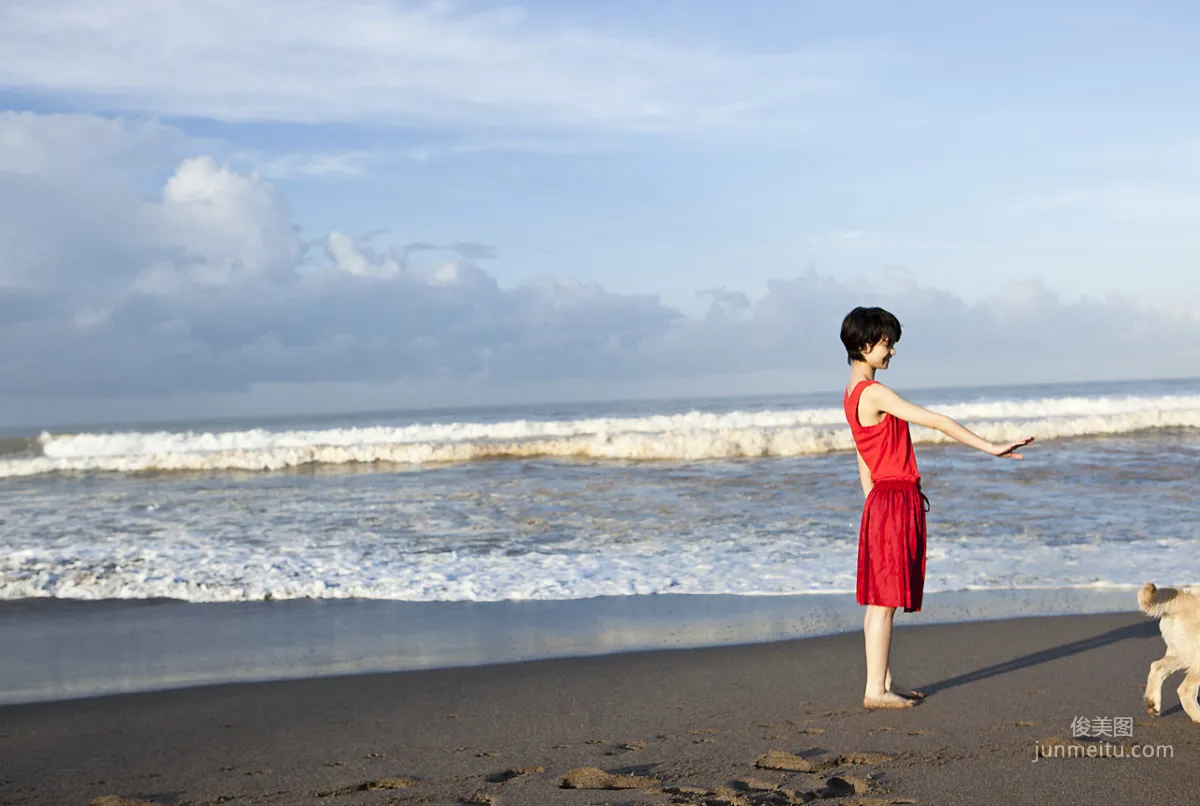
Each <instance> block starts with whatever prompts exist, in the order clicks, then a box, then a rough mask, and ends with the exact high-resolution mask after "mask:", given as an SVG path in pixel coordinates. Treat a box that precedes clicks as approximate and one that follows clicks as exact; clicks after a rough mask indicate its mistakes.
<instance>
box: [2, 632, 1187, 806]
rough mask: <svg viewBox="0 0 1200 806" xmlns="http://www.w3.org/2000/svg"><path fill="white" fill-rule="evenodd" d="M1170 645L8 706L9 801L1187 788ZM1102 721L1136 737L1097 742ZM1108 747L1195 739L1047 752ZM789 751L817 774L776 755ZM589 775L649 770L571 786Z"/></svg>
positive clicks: (952, 643)
mask: <svg viewBox="0 0 1200 806" xmlns="http://www.w3.org/2000/svg"><path fill="white" fill-rule="evenodd" d="M1162 652H1163V642H1162V639H1161V637H1160V636H1159V635H1158V625H1157V624H1156V623H1155V622H1154V621H1152V620H1150V619H1148V618H1146V617H1144V616H1142V615H1141V614H1130V613H1115V614H1101V615H1079V616H1062V617H1040V618H1018V619H1002V620H994V621H977V622H959V623H951V624H938V625H932V624H925V625H915V626H910V627H906V628H904V629H903V630H902V631H899V632H898V634H897V639H896V643H895V645H894V648H893V662H894V668H895V669H896V670H897V672H898V675H902V676H899V677H898V682H902V683H905V684H907V685H912V686H916V687H920V688H922V689H923V690H925V691H926V693H927V694H928V695H929V697H928V699H927V700H926V701H925V702H923V703H922V704H921V705H920V706H918V707H917V708H913V709H906V710H904V711H889V712H878V711H876V712H870V711H866V710H864V709H862V708H861V707H860V705H859V703H860V702H861V696H862V674H863V673H862V668H861V666H862V656H861V655H862V649H861V638H860V636H858V635H854V634H850V633H843V634H838V635H829V636H824V637H815V638H805V639H800V640H794V641H780V642H775V643H765V644H752V645H741V646H719V647H710V648H705V649H687V650H659V651H646V652H629V653H622V654H611V655H603V656H595V657H585V658H572V659H560V660H542V661H533V662H525V663H509V664H496V665H490V666H476V667H463V668H456V669H438V670H423V671H410V672H400V673H391V674H364V675H356V676H348V677H328V678H320V679H304V680H293V681H282V682H271V683H236V684H228V685H217V686H205V687H197V688H189V689H183V690H176V691H159V692H153V693H143V694H132V695H119V696H110V697H101V698H95V699H83V700H73V701H63V702H49V703H40V704H30V705H15V706H5V707H0V758H3V759H4V769H3V774H2V775H0V803H23V804H33V805H34V806H36V804H65V803H79V804H86V803H89V802H91V800H92V799H94V798H99V797H101V796H105V795H110V796H116V797H120V798H127V799H130V800H127V801H125V802H124V803H125V804H130V805H131V804H134V803H138V802H139V801H141V802H145V803H173V804H179V806H182V805H183V804H190V805H192V806H200V805H201V804H215V803H219V802H237V803H248V804H250V803H252V804H308V803H313V804H317V803H337V804H382V803H400V802H422V803H439V804H441V803H445V804H456V803H493V804H522V803H536V804H546V806H556V805H557V804H571V806H583V805H584V804H593V803H598V802H608V803H623V804H645V805H646V806H649V805H650V804H654V805H655V806H658V804H662V806H666V804H671V803H709V804H712V803H725V804H736V805H737V806H743V805H744V804H749V805H750V806H759V804H781V803H783V804H786V803H799V802H804V801H805V800H807V799H810V798H817V802H822V801H824V802H836V803H849V802H856V799H858V801H857V802H867V803H874V804H890V803H905V802H908V803H911V802H914V801H915V802H917V803H922V804H939V806H941V805H942V804H974V803H980V804H990V803H995V802H1005V803H1017V802H1038V803H1044V802H1049V803H1056V804H1057V803H1064V804H1074V803H1079V804H1084V803H1093V802H1121V801H1130V802H1135V803H1142V802H1178V801H1179V799H1180V798H1183V799H1186V792H1187V791H1189V789H1190V786H1191V783H1190V782H1193V781H1194V780H1196V778H1195V776H1196V775H1197V773H1200V726H1197V725H1194V724H1193V723H1192V722H1191V721H1190V720H1189V719H1187V717H1186V715H1185V714H1183V713H1182V711H1181V709H1180V707H1179V704H1178V698H1177V697H1176V695H1175V692H1174V686H1175V685H1177V678H1176V679H1175V681H1172V682H1168V684H1167V686H1166V688H1165V690H1164V714H1163V716H1162V717H1159V718H1157V719H1151V718H1150V717H1148V716H1147V715H1146V714H1145V712H1144V711H1143V710H1142V706H1141V692H1140V689H1141V687H1142V686H1143V685H1144V682H1145V677H1146V673H1147V669H1148V665H1149V663H1150V661H1152V660H1154V659H1156V658H1158V657H1160V656H1161V655H1162ZM1081 716H1082V717H1087V718H1096V717H1105V718H1110V719H1111V718H1127V719H1128V720H1129V723H1130V725H1131V730H1132V736H1131V737H1128V738H1105V736H1103V735H1101V734H1097V735H1096V736H1095V737H1093V738H1087V737H1074V736H1073V734H1072V725H1073V724H1075V722H1076V721H1077V720H1078V718H1079V717H1081ZM1096 724H1099V722H1098V721H1097V723H1096ZM1101 744H1108V745H1111V746H1114V747H1116V746H1120V747H1124V748H1128V747H1132V746H1134V745H1135V744H1136V745H1137V746H1139V747H1141V746H1147V747H1161V748H1167V747H1169V748H1170V751H1171V753H1170V756H1169V757H1167V756H1166V755H1165V753H1164V754H1162V755H1158V756H1155V757H1147V758H1132V757H1129V756H1128V755H1126V756H1123V757H1114V756H1111V755H1109V756H1104V757H1099V756H1097V757H1092V758H1086V757H1083V758H1079V757H1063V758H1042V759H1039V760H1037V761H1034V748H1035V745H1036V746H1043V747H1055V746H1081V747H1083V746H1093V747H1098V746H1100V745H1101ZM772 750H774V751H779V752H780V753H786V754H789V755H790V757H791V760H789V759H788V758H786V757H784V761H785V762H786V763H785V764H784V766H791V767H792V768H793V769H791V770H781V769H777V768H771V765H770V763H768V764H767V768H762V767H761V766H759V767H756V766H755V765H756V762H759V761H760V760H761V759H763V758H764V756H765V755H766V754H767V753H768V752H769V751H772ZM775 766H776V767H777V766H779V765H775ZM589 767H591V768H598V769H599V770H601V771H602V772H603V773H605V774H609V775H616V776H620V779H611V778H608V779H600V780H599V782H598V783H599V784H601V785H610V784H613V783H614V782H615V783H618V784H621V785H625V782H626V781H627V779H629V777H630V776H631V775H632V776H634V778H635V779H640V780H629V781H628V785H631V786H634V787H635V788H634V789H631V790H625V791H621V792H611V791H595V790H592V789H582V790H580V789H564V788H562V786H561V784H562V782H563V780H564V777H565V776H567V774H568V773H569V772H570V771H572V770H578V769H580V768H589ZM584 783H585V784H586V783H587V782H586V781H585V782H584ZM592 783H593V784H596V783H597V781H593V782H592ZM846 787H849V790H847V789H846ZM850 792H853V793H854V796H853V797H843V796H848V795H849V794H850ZM788 793H799V794H788ZM804 793H807V794H804ZM839 793H840V794H839ZM859 796H862V798H874V800H869V799H867V800H862V799H861V798H859ZM117 802H119V801H115V800H114V801H110V803H117Z"/></svg>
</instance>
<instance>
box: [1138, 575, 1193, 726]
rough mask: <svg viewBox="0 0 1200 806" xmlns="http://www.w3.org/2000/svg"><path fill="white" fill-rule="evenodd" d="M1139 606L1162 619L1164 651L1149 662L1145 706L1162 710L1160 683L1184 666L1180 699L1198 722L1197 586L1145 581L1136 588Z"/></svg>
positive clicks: (1188, 713)
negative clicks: (1167, 584)
mask: <svg viewBox="0 0 1200 806" xmlns="http://www.w3.org/2000/svg"><path fill="white" fill-rule="evenodd" d="M1138 607H1140V608H1141V609H1142V612H1143V613H1145V614H1146V615H1148V616H1154V617H1155V618H1158V619H1161V621H1160V622H1159V624H1158V629H1159V631H1161V632H1162V637H1163V640H1164V641H1166V642H1167V654H1165V655H1163V656H1162V659H1161V660H1156V661H1154V663H1151V664H1150V676H1149V677H1148V678H1147V679H1146V700H1145V702H1146V710H1147V711H1149V712H1150V715H1151V716H1158V715H1159V713H1160V712H1161V711H1162V685H1163V682H1164V681H1165V680H1166V679H1167V678H1168V677H1170V676H1171V674H1172V673H1173V672H1177V671H1179V670H1180V669H1187V676H1186V677H1184V678H1183V682H1182V683H1180V684H1179V702H1180V704H1181V705H1183V710H1184V711H1186V712H1187V715H1188V716H1190V717H1191V718H1192V721H1193V722H1197V723H1200V705H1197V703H1196V695H1197V693H1198V692H1200V588H1194V587H1190V588H1156V587H1155V586H1154V585H1152V584H1151V583H1149V582H1147V583H1146V584H1145V585H1143V586H1142V588H1141V590H1139V591H1138Z"/></svg>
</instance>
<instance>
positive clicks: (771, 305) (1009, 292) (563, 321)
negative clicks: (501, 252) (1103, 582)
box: [0, 122, 1200, 400]
mask: <svg viewBox="0 0 1200 806" xmlns="http://www.w3.org/2000/svg"><path fill="white" fill-rule="evenodd" d="M92 126H93V123H91V122H89V123H87V124H86V125H83V126H81V127H79V129H78V131H77V134H78V135H79V136H86V135H87V133H88V132H89V131H91V130H92V129H91V128H90V127H92ZM116 130H117V131H124V132H125V135H124V136H125V137H126V138H128V139H129V140H131V141H133V142H140V140H139V138H141V137H142V133H141V130H140V129H138V128H137V127H133V128H126V129H121V128H119V127H118V128H117V129H116ZM62 147H63V148H64V149H66V150H68V151H69V150H70V149H71V147H72V144H71V143H70V142H67V143H65V144H64V145H63V146H62ZM126 153H127V149H126V147H125V145H124V140H122V138H121V137H116V138H115V139H114V145H113V147H111V148H107V149H105V150H103V154H104V155H106V156H103V158H102V159H98V161H97V162H95V163H94V164H89V165H86V166H85V165H82V164H76V165H75V166H74V168H73V169H72V171H64V170H58V169H57V168H56V169H55V170H54V171H48V172H41V173H38V174H29V173H27V172H18V171H11V170H4V171H0V207H3V209H5V210H8V211H10V212H11V214H10V215H8V216H5V217H4V218H2V219H0V243H3V244H4V245H5V247H6V253H7V254H6V260H5V261H4V263H3V274H2V275H0V394H5V395H10V396H12V395H21V396H33V395H40V396H43V397H53V396H56V395H57V396H62V397H76V398H78V399H80V400H87V399H89V398H94V397H99V396H122V397H138V396H155V395H169V394H181V395H186V394H190V393H195V392H210V391H211V392H220V391H231V390H240V389H245V388H247V387H249V386H251V385H253V384H263V383H267V384H289V383H290V384H306V383H309V384H338V383H360V382H361V383H387V382H391V381H395V380H397V379H418V380H420V379H442V380H459V381H462V380H473V381H475V382H478V383H481V384H484V385H486V384H507V385H510V386H511V385H514V384H537V383H545V382H556V383H567V382H574V383H578V384H585V385H590V387H592V388H600V389H602V388H604V387H605V386H606V385H607V384H624V386H623V388H628V385H629V384H631V383H639V382H640V383H646V384H659V385H661V384H663V383H664V382H666V381H669V380H670V379H688V378H697V377H704V378H719V377H721V376H725V377H729V376H732V375H735V374H745V373H755V372H758V373H770V372H781V371H788V372H807V373H829V374H834V373H840V372H841V371H842V369H841V368H842V366H843V364H842V357H841V355H840V345H839V343H838V341H837V331H838V326H839V323H840V320H841V317H842V315H843V314H844V313H845V312H846V311H847V310H849V309H850V308H851V307H854V306H855V305H859V304H881V305H884V306H886V307H889V308H892V309H894V310H895V312H896V313H897V314H898V315H899V316H900V317H901V320H902V321H903V322H904V325H905V337H904V340H903V343H902V345H901V353H900V355H901V359H900V361H899V362H897V369H898V370H899V369H901V368H903V370H902V372H903V374H902V375H901V377H902V378H906V379H908V383H910V384H913V383H924V384H929V383H942V384H946V383H979V382H986V381H988V380H991V381H996V382H1006V381H1030V380H1054V379H1059V380H1065V379H1069V378H1103V377H1121V376H1143V377H1144V376H1146V375H1148V374H1155V373H1159V374H1174V375H1179V374H1187V373H1188V372H1192V373H1195V372H1200V316H1197V312H1196V310H1195V309H1194V307H1193V308H1180V309H1176V310H1171V311H1161V310H1153V309H1146V308H1135V307H1132V306H1130V305H1129V304H1128V303H1126V302H1124V301H1123V300H1121V299H1120V298H1118V297H1113V298H1108V299H1104V300H1091V299H1080V300H1065V299H1062V298H1060V297H1058V296H1056V295H1055V294H1053V293H1051V292H1050V291H1049V290H1048V289H1047V288H1046V287H1045V286H1044V285H1042V284H1041V283H1040V282H1037V281H1026V282H1023V283H1017V284H1014V285H1012V286H1010V287H1009V288H1008V289H1006V291H1005V292H1004V293H1003V294H1001V295H999V296H997V297H995V298H993V299H987V300H983V301H981V302H978V303H974V304H972V303H968V302H965V301H964V300H962V299H960V298H958V297H956V296H954V295H952V294H949V293H946V292H942V291H938V290H936V289H931V288H925V287H922V286H921V285H920V284H919V283H918V281H917V280H916V278H915V276H914V274H912V273H911V272H906V271H903V270H899V269H893V270H888V271H884V272H881V273H879V274H875V275H871V276H867V277H862V278H852V279H850V280H845V281H843V280H838V279H835V278H832V277H828V276H822V275H819V274H816V273H815V272H811V271H810V272H808V273H806V274H804V275H802V276H799V277H792V278H789V279H778V280H774V281H772V282H771V283H770V284H769V285H768V288H767V291H766V293H765V294H762V295H760V296H758V297H757V298H752V297H750V296H749V295H747V294H745V293H744V292H741V291H738V290H730V289H711V290H708V291H705V292H703V293H704V294H705V295H706V296H707V297H709V298H710V299H711V306H710V309H709V311H708V312H707V315H705V316H702V317H699V318H694V319H692V318H688V317H685V316H683V315H682V314H681V313H680V312H679V311H677V310H675V309H673V308H671V307H669V306H666V305H664V304H663V303H662V302H661V301H660V300H659V299H658V298H656V297H653V296H646V295H629V294H620V293H613V292H610V291H607V290H605V289H604V288H602V287H601V286H599V285H598V284H596V283H589V282H582V281H579V280H576V279H571V278H544V279H542V280H539V281H537V282H534V283H530V284H525V285H520V286H516V287H502V286H500V285H499V284H498V283H497V282H496V281H495V279H494V278H493V277H492V276H491V275H489V274H488V273H487V272H486V271H485V270H484V269H483V268H481V267H480V266H479V265H477V263H476V262H474V261H475V260H478V259H482V258H486V257H488V256H490V255H491V254H492V250H491V248H490V247H487V246H485V245H480V244H473V243H470V242H464V243H460V244H452V245H449V246H431V245H427V244H409V245H407V246H405V247H400V248H398V249H395V250H392V251H388V252H386V253H380V252H379V251H378V250H377V249H375V248H373V247H372V246H370V245H369V244H368V243H366V242H365V241H366V239H365V238H354V237H352V236H350V235H347V234H346V233H344V232H332V233H329V234H328V235H327V236H326V237H324V238H323V239H322V240H321V241H320V245H321V246H323V249H310V250H307V251H306V247H305V245H304V244H303V243H302V242H301V240H300V238H299V236H298V234H297V231H296V227H295V224H294V221H293V219H292V217H291V215H290V213H289V211H288V208H287V205H286V204H285V202H284V200H283V199H282V198H281V197H280V195H279V193H278V192H277V190H276V189H275V187H274V186H273V185H272V183H271V182H270V181H268V180H267V179H265V178H263V177H261V176H259V175H256V174H253V173H244V172H241V171H238V170H235V169H233V168H230V167H229V166H227V165H224V164H222V163H221V162H219V161H218V160H216V159H213V158H212V157H211V156H194V157H188V158H186V159H183V160H181V161H180V162H179V163H178V165H177V166H176V168H175V170H174V172H173V173H171V174H170V175H169V176H168V177H166V178H165V179H164V180H163V182H162V185H161V187H160V189H159V191H158V192H157V193H147V192H145V191H144V189H143V188H141V187H139V186H138V185H137V183H133V182H121V181H118V180H119V178H120V177H121V176H122V175H123V171H124V170H126V169H125V167H124V164H123V162H122V160H124V159H125V157H124V156H122V155H124V154H126ZM146 159H148V160H150V161H151V162H153V161H154V160H156V159H158V157H156V156H154V155H147V157H146ZM48 164H53V165H56V166H62V165H65V164H67V163H65V162H59V161H57V160H55V159H53V155H51V158H50V159H49V161H48ZM97 178H101V179H103V181H94V180H96V179H97ZM397 223H401V224H402V223H403V222H397ZM468 234H469V233H468ZM314 253H319V254H314ZM454 253H457V256H456V257H452V258H451V259H449V260H447V259H446V258H447V254H454ZM713 391H714V392H720V391H730V390H729V389H728V387H727V385H724V386H723V385H721V384H720V382H719V381H717V382H715V386H714V388H713Z"/></svg>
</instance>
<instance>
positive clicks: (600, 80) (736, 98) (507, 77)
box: [0, 0, 883, 131]
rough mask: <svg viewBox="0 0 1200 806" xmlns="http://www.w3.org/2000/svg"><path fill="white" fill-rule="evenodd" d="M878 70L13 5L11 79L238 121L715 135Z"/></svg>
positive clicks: (219, 1) (312, 8) (493, 22)
mask: <svg viewBox="0 0 1200 806" xmlns="http://www.w3.org/2000/svg"><path fill="white" fill-rule="evenodd" d="M882 61H883V55H882V52H881V50H880V49H879V48H878V47H876V46H873V45H870V44H858V43H851V44H843V45H837V46H814V47H810V48H808V49H803V50H794V51H790V52H785V53H766V54H764V53H738V52H731V51H727V50H717V49H713V48H711V47H689V46H687V45H685V44H679V43H672V42H669V41H658V40H654V39H650V38H647V37H644V36H633V35H622V34H617V33H598V32H590V31H584V30H579V29H577V28H571V27H565V26H562V25H554V26H548V25H543V24H542V23H541V21H540V20H539V19H538V18H536V17H535V16H534V15H527V14H525V13H523V12H521V11H520V10H518V9H512V8H499V9H496V10H494V11H490V12H483V13H471V12H467V11H463V10H460V9H459V8H458V7H457V6H456V5H455V4H453V3H446V2H434V3H397V2H388V1H387V0H359V1H358V2H354V3H344V2H334V0H256V2H252V3H250V2H246V3H243V2H229V0H187V1H186V2H184V1H183V0H163V1H162V2H138V1H137V0H108V2H100V1H99V0H9V2H6V3H4V4H2V5H0V86H7V87H14V88H18V89H20V90H21V91H22V92H35V93H49V94H54V95H57V96H60V97H67V98H85V99H88V102H89V103H91V104H93V105H100V106H102V107H103V108H108V109H120V110H124V111H130V112H137V113H149V114H154V115H161V116H195V117H208V118H217V119H221V120H230V121H288V122H297V123H313V122H329V121H335V122H383V123H405V124H408V123H415V124H434V125H451V126H453V125H458V124H466V123H471V124H479V125H485V126H491V127H496V128H499V129H513V130H521V129H536V128H543V127H551V128H562V127H567V128H572V129H574V128H586V127H599V128H602V129H607V130H617V131H680V130H685V129H686V130H694V129H708V128H712V127H726V126H734V125H744V124H746V123H747V122H751V121H753V122H757V123H760V124H761V123H764V122H767V121H769V120H772V119H774V120H776V121H778V120H780V119H781V116H782V115H783V114H784V113H785V112H786V113H787V114H789V115H791V116H795V115H797V114H801V115H803V114H804V104H805V103H807V102H811V101H819V100H821V99H825V98H829V97H836V96H842V95H844V94H846V93H849V92H851V91H852V90H853V88H855V87H856V86H857V85H859V84H861V83H862V82H863V81H865V80H866V78H867V77H868V76H870V75H872V74H874V73H876V72H878V70H879V69H880V67H881V66H882ZM791 122H794V117H793V119H792V121H791Z"/></svg>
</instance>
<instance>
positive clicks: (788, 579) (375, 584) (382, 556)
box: [0, 535, 1200, 602]
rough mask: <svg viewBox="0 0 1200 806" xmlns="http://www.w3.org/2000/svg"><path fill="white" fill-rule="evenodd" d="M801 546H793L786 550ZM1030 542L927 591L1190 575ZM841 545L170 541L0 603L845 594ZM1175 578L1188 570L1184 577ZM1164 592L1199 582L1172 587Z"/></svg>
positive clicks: (8, 571)
mask: <svg viewBox="0 0 1200 806" xmlns="http://www.w3.org/2000/svg"><path fill="white" fill-rule="evenodd" d="M796 546H799V548H796ZM1117 548H1118V547H1115V546H1113V545H1112V544H1101V543H1084V544H1076V545H1069V546H1048V545H1038V544H1034V543H1030V542H1028V541H1023V540H1020V539H1015V538H1014V539H1012V540H1008V541H1004V543H1003V544H1001V543H988V542H982V541H979V540H976V539H971V540H965V539H964V540H961V541H952V540H939V541H938V542H937V545H932V544H931V548H930V553H929V569H930V572H929V576H928V579H927V582H926V588H925V589H926V591H928V592H936V591H955V590H989V589H994V590H1014V589H1041V588H1101V589H1104V588H1113V589H1132V588H1133V587H1136V585H1137V584H1140V582H1142V581H1144V580H1147V579H1159V578H1161V577H1162V569H1163V568H1174V569H1183V568H1191V567H1194V562H1193V560H1194V558H1195V552H1196V543H1195V541H1194V540H1187V539H1168V540H1140V541H1131V542H1128V543H1123V544H1121V545H1120V547H1119V549H1118V550H1114V549H1117ZM855 552H856V549H855V547H854V545H853V543H852V542H849V541H843V542H832V541H821V540H817V541H813V540H811V539H803V540H797V541H792V542H791V544H789V543H788V542H780V543H777V544H774V545H769V546H768V545H762V546H757V547H752V548H751V549H749V550H748V549H747V546H746V545H745V542H744V541H743V540H742V539H741V538H740V537H739V536H736V535H734V536H730V537H728V538H726V539H720V540H704V541H694V542H693V541H687V540H662V541H653V542H651V543H647V544H644V545H640V546H636V547H632V548H631V547H630V546H629V545H623V546H621V547H612V548H609V549H607V550H606V549H595V550H590V551H583V552H565V551H553V552H528V553H523V554H508V553H505V552H499V551H498V552H488V553H470V552H465V551H464V552H458V551H449V552H437V553H430V554H411V553H406V552H403V551H389V550H386V549H385V550H382V551H380V550H378V547H372V550H363V547H362V546H360V547H358V548H354V547H341V548H320V547H316V546H310V547H309V548H308V549H306V550H305V551H303V552H299V551H288V550H286V547H280V546H273V547H270V548H263V547H257V548H256V547H254V546H249V545H245V544H222V543H221V541H219V540H213V541H203V542H202V543H200V544H196V543H189V542H188V541H178V542H173V543H167V544H162V545H158V546H157V547H156V548H155V549H149V548H145V547H140V548H139V547H127V548H120V547H115V546H109V547H106V548H104V549H103V550H102V551H101V550H97V551H94V552H85V553H83V554H80V553H79V552H72V553H64V552H57V551H55V550H53V549H39V550H33V551H29V550H27V551H18V552H13V553H10V554H8V555H6V556H4V557H0V599H21V598H46V597H56V598H65V599H88V600H96V599H142V598H156V597H168V598H175V599H183V600H187V601H193V602H229V601H251V600H262V599H265V598H275V599H294V598H305V597H308V598H317V599H340V598H366V599H394V600H402V601H500V600H524V599H583V598H589V597H593V596H624V595H632V594H654V593H688V594H736V595H761V596H765V595H787V594H810V593H852V592H853V591H854V569H855V567H856V564H855ZM1185 576H1186V574H1185ZM1171 581H1172V583H1173V584H1187V583H1194V582H1200V577H1195V576H1193V577H1191V578H1187V579H1185V578H1180V577H1178V575H1177V574H1176V576H1173V577H1172V579H1171Z"/></svg>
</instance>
